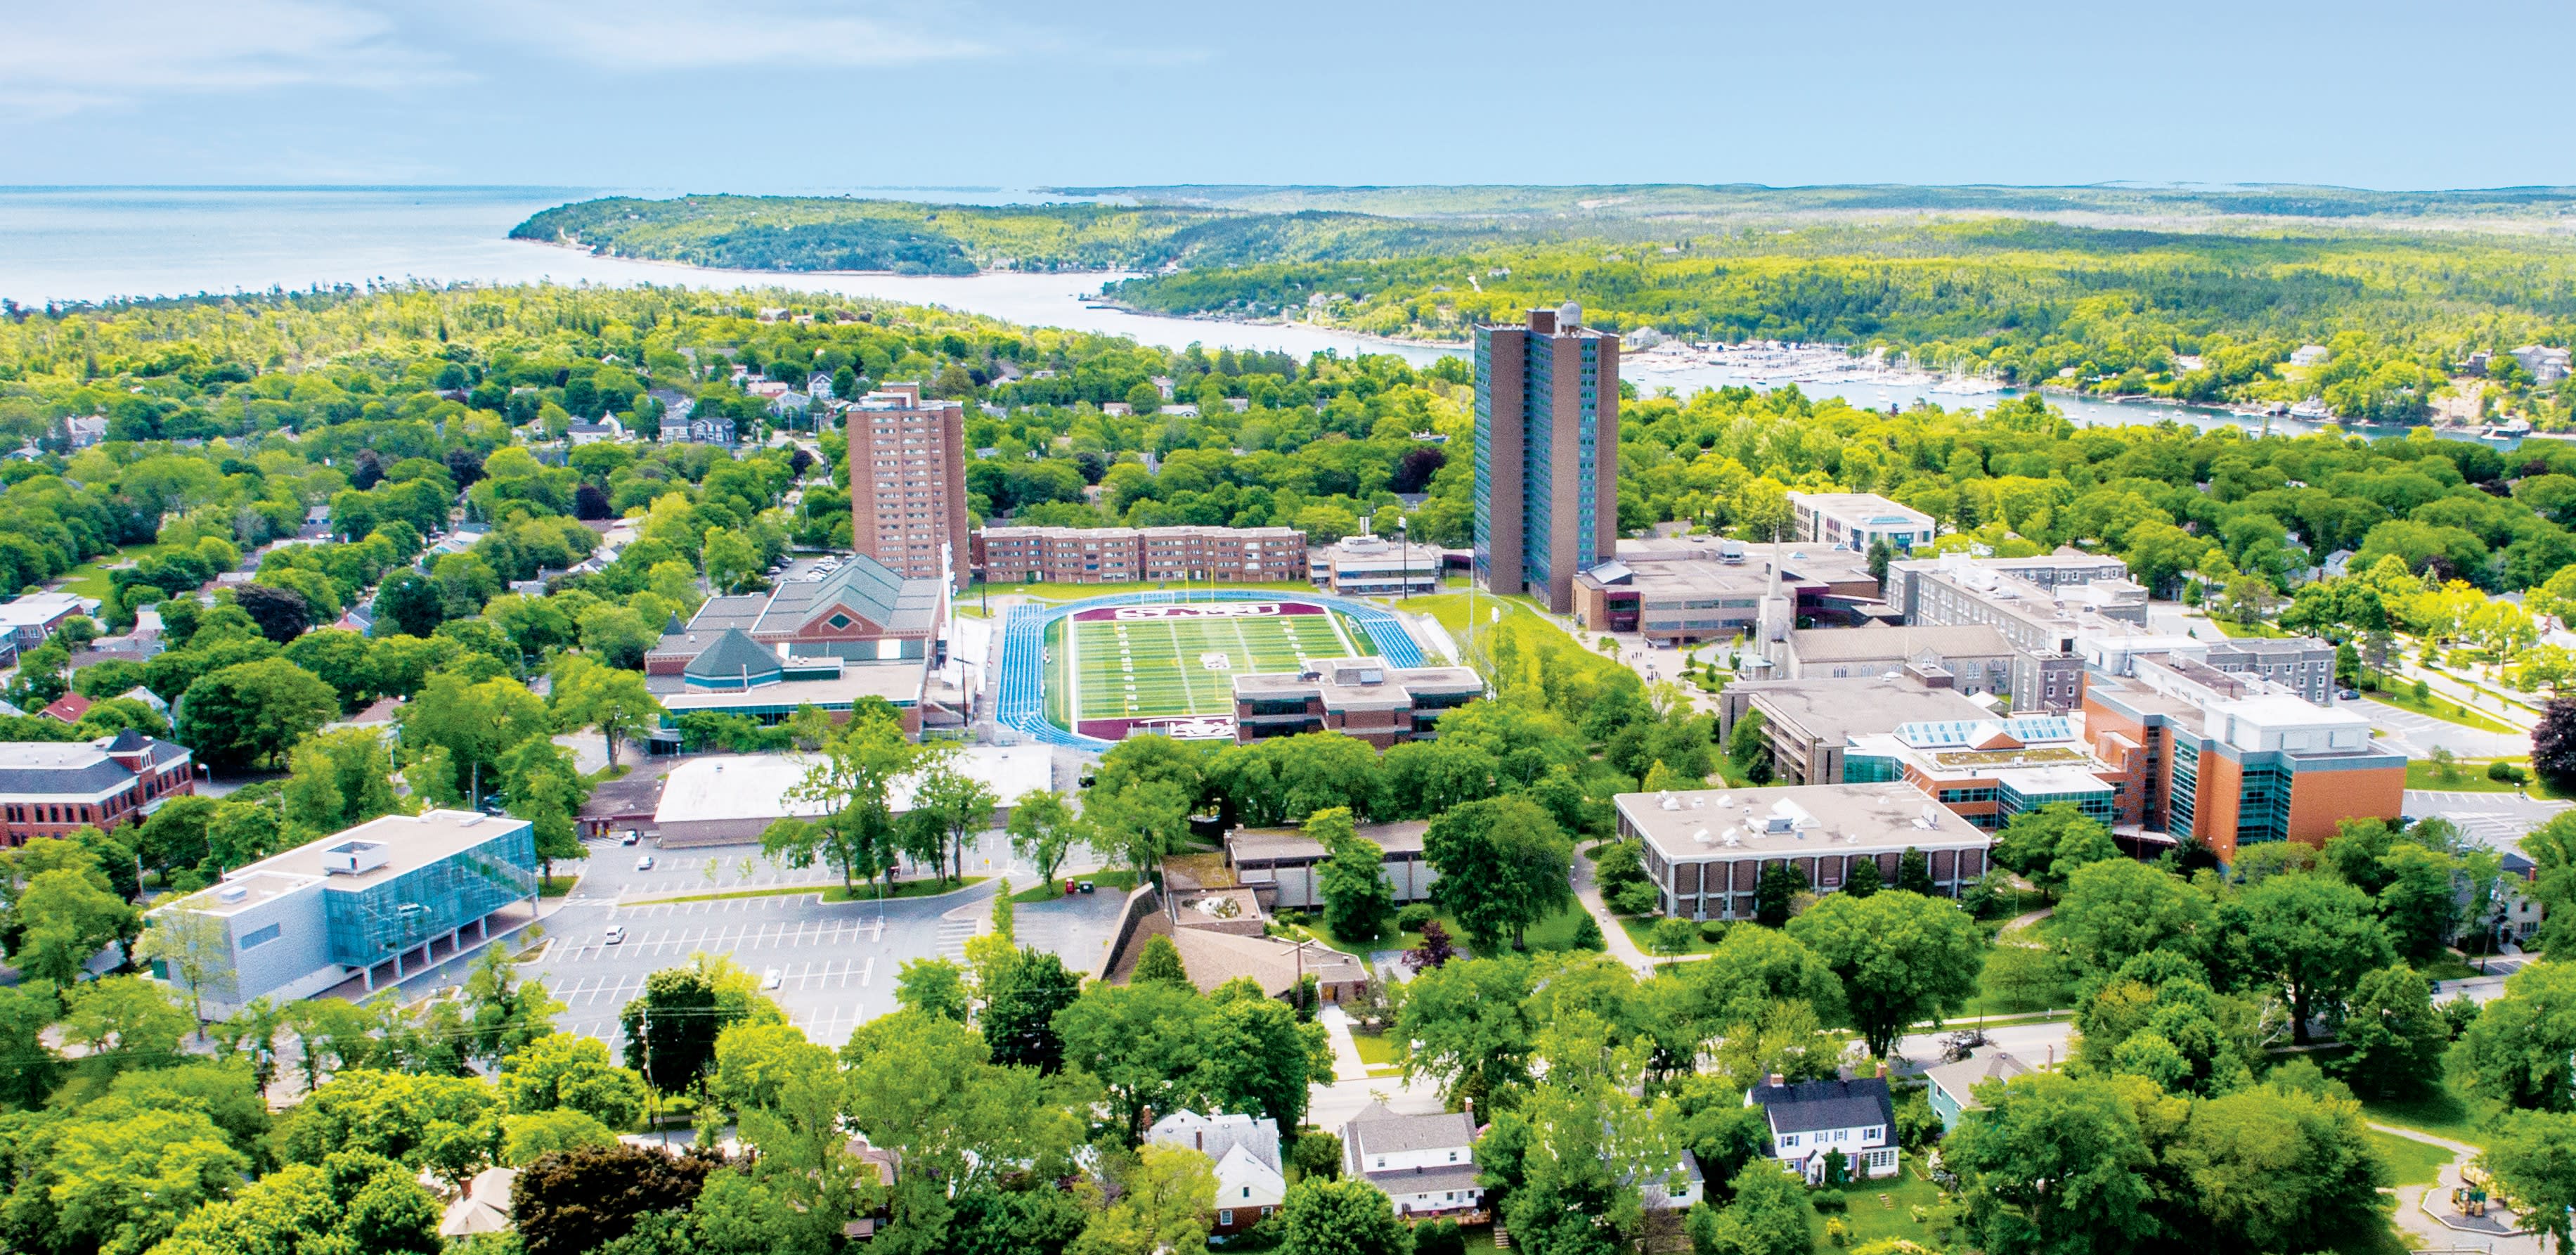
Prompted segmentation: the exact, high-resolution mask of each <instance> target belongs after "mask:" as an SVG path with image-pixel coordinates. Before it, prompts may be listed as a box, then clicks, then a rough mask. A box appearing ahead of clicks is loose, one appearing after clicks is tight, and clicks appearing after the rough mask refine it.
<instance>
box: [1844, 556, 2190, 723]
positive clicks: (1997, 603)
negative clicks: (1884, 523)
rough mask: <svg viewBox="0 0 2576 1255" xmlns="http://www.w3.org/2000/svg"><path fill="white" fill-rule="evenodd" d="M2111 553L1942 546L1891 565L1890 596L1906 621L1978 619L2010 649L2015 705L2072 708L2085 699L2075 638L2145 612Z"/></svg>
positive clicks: (2139, 593) (1933, 623)
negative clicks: (2023, 554)
mask: <svg viewBox="0 0 2576 1255" xmlns="http://www.w3.org/2000/svg"><path fill="white" fill-rule="evenodd" d="M2128 575H2129V568H2128V564H2126V563H2124V562H2122V561H2120V560H2119V559H2118V558H2112V557H2102V556H2097V555H2094V554H2087V553H2081V552H2078V551H2076V550H2073V549H2060V550H2058V551H2057V552H2056V553H2053V554H2047V555H2043V556H2039V557H2030V558H1987V559H1971V558H1969V557H1968V556H1967V555H1965V554H1955V553H1953V554H1943V555H1942V556H1941V557H1939V558H1937V559H1932V560H1929V561H1922V562H1899V563H1892V564H1890V565H1889V567H1888V573H1887V582H1888V585H1889V594H1890V595H1889V601H1890V602H1891V603H1892V604H1894V605H1895V607H1896V608H1897V609H1898V610H1899V611H1900V612H1902V613H1903V614H1904V616H1905V621H1906V623H1908V624H1911V625H1916V626H1924V627H1939V626H1955V625H1965V624H1980V625H1984V626H1987V627H1991V628H1993V629H1995V630H1996V631H1997V632H2000V633H2002V634H2003V638H2004V640H2005V642H2006V643H2007V644H2009V645H2011V646H2012V649H2013V654H2014V658H2013V667H2012V679H2011V683H2010V685H2009V686H2008V687H2006V688H2004V689H2003V691H2005V692H2009V693H2011V694H2012V697H2013V709H2015V710H2047V711H2054V712H2058V713H2061V714H2062V713H2065V712H2067V711H2071V710H2075V709H2077V708H2078V707H2080V706H2082V705H2083V703H2084V657H2083V650H2082V641H2083V639H2084V637H2085V636H2086V635H2087V634H2088V633H2097V632H2110V633H2117V632H2120V631H2124V630H2127V629H2128V628H2130V627H2142V626H2144V625H2145V623H2146V621H2147V590H2146V589H2145V588H2144V587H2142V586H2140V585H2138V584H2134V583H2131V582H2130V581H2129V578H2128Z"/></svg>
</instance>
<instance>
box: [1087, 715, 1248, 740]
mask: <svg viewBox="0 0 2576 1255" xmlns="http://www.w3.org/2000/svg"><path fill="white" fill-rule="evenodd" d="M1074 731H1076V732H1079V733H1081V734H1083V735H1084V736H1089V737H1098V738H1099V739H1101V740H1103V741H1118V740H1124V739H1125V738H1126V737H1127V736H1128V735H1129V734H1130V733H1136V732H1152V733H1156V734H1159V735H1162V736H1168V737H1171V738H1172V739H1174V740H1178V741H1231V740H1233V739H1234V716H1232V715H1156V716H1154V717H1152V718H1150V719H1145V718H1139V719H1084V720H1081V721H1080V722H1079V724H1078V725H1077V726H1076V727H1075V728H1074Z"/></svg>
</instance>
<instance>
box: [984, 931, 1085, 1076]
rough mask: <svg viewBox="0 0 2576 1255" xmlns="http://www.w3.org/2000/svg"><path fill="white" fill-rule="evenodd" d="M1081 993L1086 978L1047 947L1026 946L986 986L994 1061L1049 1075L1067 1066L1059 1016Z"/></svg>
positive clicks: (987, 1027) (986, 1013)
mask: <svg viewBox="0 0 2576 1255" xmlns="http://www.w3.org/2000/svg"><path fill="white" fill-rule="evenodd" d="M1081 996H1082V978H1081V977H1078V976H1076V975H1074V974H1073V973H1072V972H1071V971H1069V970H1067V969H1066V968H1065V966H1064V960H1062V959H1060V958H1057V957H1056V956H1055V954H1054V953H1052V952H1050V951H1045V950H1035V949H1023V950H1021V951H1020V952H1019V955H1018V957H1017V958H1015V959H1013V960H1012V961H1011V962H1010V963H1008V964H1005V965H1004V966H1003V967H1002V968H1001V970H1000V972H999V973H998V974H997V976H996V978H995V979H994V980H991V981H989V982H987V983H986V985H985V987H984V1014H983V1016H982V1017H981V1020H980V1025H981V1027H982V1029H983V1032H984V1040H986V1041H988V1042H991V1043H992V1054H993V1062H995V1063H998V1064H1007V1065H1012V1066H1017V1067H1028V1068H1036V1069H1038V1070H1039V1071H1040V1072H1043V1073H1047V1074H1049V1075H1052V1074H1054V1073H1055V1072H1057V1071H1058V1070H1060V1069H1061V1068H1062V1067H1063V1066H1064V1042H1063V1040H1062V1039H1061V1038H1059V1037H1057V1036H1056V1032H1055V1023H1054V1021H1055V1016H1056V1013H1057V1012H1059V1011H1062V1010H1063V1009H1065V1008H1066V1007H1069V1006H1071V1005H1073V1003H1074V1000H1075V999H1077V998H1079V997H1081Z"/></svg>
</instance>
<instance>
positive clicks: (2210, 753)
mask: <svg viewBox="0 0 2576 1255" xmlns="http://www.w3.org/2000/svg"><path fill="white" fill-rule="evenodd" d="M2084 715H2085V728H2086V730H2087V732H2088V733H2089V734H2090V735H2091V736H2092V737H2093V738H2094V741H2095V743H2096V746H2097V749H2098V750H2101V751H2105V753H2104V756H2106V757H2107V756H2109V752H2111V751H2116V752H2120V753H2122V754H2123V755H2124V757H2125V760H2126V763H2127V765H2128V773H2127V774H2128V777H2129V779H2130V780H2131V781H2132V782H2133V784H2132V789H2131V792H2132V793H2133V794H2135V795H2136V796H2137V797H2138V798H2139V799H2140V810H2141V820H2142V823H2143V824H2144V826H2145V827H2146V828H2147V829H2148V830H2150V831H2157V832H2163V833H2166V834H2169V835H2170V836H2172V837H2173V838H2174V839H2175V840H2178V841H2179V840H2185V839H2188V840H2192V841H2197V842H2199V843H2200V844H2201V845H2203V846H2205V847H2207V848H2208V850H2209V851H2210V852H2211V853H2213V854H2215V855H2217V857H2218V859H2219V861H2220V862H2222V863H2233V862H2235V861H2236V852H2237V851H2238V850H2239V849H2241V848H2243V847H2244V846H2247V845H2251V844H2254V843H2256V842H2262V841H2283V840H2289V841H2303V842H2306V843H2307V844H2309V845H2318V846H2322V845H2323V844H2324V843H2325V842H2326V840H2327V839H2328V838H2331V837H2333V836H2334V835H2335V832H2336V829H2337V827H2338V825H2340V824H2341V823H2342V822H2343V821H2344V820H2346V819H2395V818H2397V817H2398V816H2399V815H2401V814H2403V813H2404V810H2405V795H2406V757H2405V755H2403V754H2401V753H2398V752H2397V751H2396V750H2394V749H2391V748H2389V747H2388V746H2387V745H2386V744H2384V743H2382V742H2381V741H2379V740H2378V739H2377V738H2376V736H2375V735H2374V734H2373V733H2372V731H2371V727H2370V721H2369V720H2368V719H2366V718H2364V717H2362V716H2361V715H2360V714H2358V713H2356V712H2354V711H2352V710H2350V709H2344V708H2329V707H2324V706H2319V705H2316V704H2315V703H2313V702H2309V701H2305V700H2303V699H2301V698H2300V697H2298V696H2297V695H2295V693H2293V692H2292V691H2291V690H2290V689H2288V688H2285V687H2283V686H2281V685H2277V684H2274V683H2272V682H2270V681H2268V680H2265V679H2263V678H2261V677H2260V676H2258V675H2254V674H2251V673H2237V674H2230V673H2227V672H2222V671H2219V670H2217V669H2216V668H2213V667H2211V666H2209V665H2207V664H2205V663H2201V662H2197V661H2194V660H2191V659H2188V658H2154V657H2140V658H2137V659H2135V660H2133V663H2132V671H2131V674H2130V675H2128V676H2122V677H2113V676H2102V675H2096V676H2095V677H2094V679H2093V683H2092V685H2091V687H2090V688H2088V689H2087V690H2086V693H2085V697H2084Z"/></svg>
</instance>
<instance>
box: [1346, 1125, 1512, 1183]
mask: <svg viewBox="0 0 2576 1255" xmlns="http://www.w3.org/2000/svg"><path fill="white" fill-rule="evenodd" d="M1464 1118H1465V1117H1463V1116H1462V1117H1460V1119H1464ZM1483 1171H1484V1169H1482V1168H1479V1167H1477V1166H1476V1165H1474V1164H1471V1163H1461V1164H1435V1165H1433V1166H1431V1167H1428V1168H1403V1169H1397V1168H1389V1169H1387V1170H1386V1171H1384V1172H1363V1173H1361V1174H1359V1175H1360V1179H1361V1180H1363V1181H1366V1182H1368V1183H1369V1184H1371V1185H1374V1186H1376V1187H1377V1188H1378V1189H1379V1190H1380V1191H1381V1192H1383V1193H1385V1194H1386V1195H1388V1196H1389V1197H1392V1198H1399V1199H1400V1198H1401V1197H1402V1196H1404V1195H1407V1194H1432V1193H1440V1192H1446V1191H1449V1190H1473V1189H1479V1188H1481V1187H1479V1186H1478V1185H1477V1184H1476V1177H1477V1175H1478V1174H1479V1173H1481V1172H1483Z"/></svg>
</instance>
